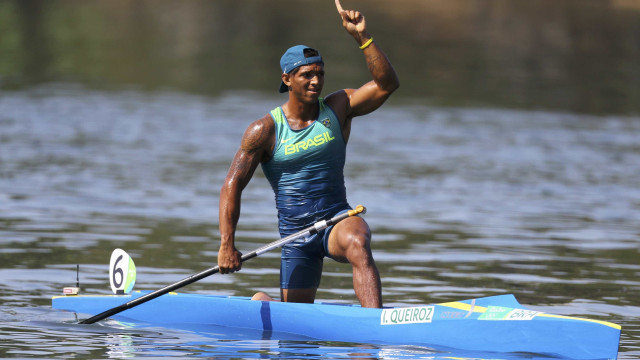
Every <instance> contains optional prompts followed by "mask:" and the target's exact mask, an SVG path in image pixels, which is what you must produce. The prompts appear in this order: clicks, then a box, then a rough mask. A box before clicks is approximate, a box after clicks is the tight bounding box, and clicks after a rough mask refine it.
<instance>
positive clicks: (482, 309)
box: [438, 301, 622, 330]
mask: <svg viewBox="0 0 640 360" xmlns="http://www.w3.org/2000/svg"><path fill="white" fill-rule="evenodd" d="M438 305H440V306H446V307H450V308H454V309H458V310H463V311H472V310H473V312H478V313H483V312H485V311H487V308H486V307H484V306H477V305H476V306H473V308H472V307H471V304H465V303H461V302H457V301H454V302H448V303H442V304H438ZM536 316H542V317H548V318H555V319H568V320H580V321H588V322H592V323H596V324H600V325H605V326H609V327H612V328H614V329H618V330H621V329H622V326H620V325H618V324H614V323H612V322H608V321H602V320H593V319H584V318H578V317H573V316H564V315H553V314H547V313H542V312H541V313H539V314H538V315H536Z"/></svg>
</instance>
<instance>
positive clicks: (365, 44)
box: [360, 37, 373, 50]
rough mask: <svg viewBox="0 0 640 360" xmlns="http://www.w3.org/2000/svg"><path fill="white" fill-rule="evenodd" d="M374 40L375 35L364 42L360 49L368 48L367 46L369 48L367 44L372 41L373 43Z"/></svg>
mask: <svg viewBox="0 0 640 360" xmlns="http://www.w3.org/2000/svg"><path fill="white" fill-rule="evenodd" d="M372 42H373V37H372V38H371V39H369V40H367V42H366V43H364V44H362V45H360V50H364V49H366V48H367V46H369V45H371V43H372Z"/></svg>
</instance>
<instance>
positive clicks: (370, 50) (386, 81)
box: [327, 0, 400, 120]
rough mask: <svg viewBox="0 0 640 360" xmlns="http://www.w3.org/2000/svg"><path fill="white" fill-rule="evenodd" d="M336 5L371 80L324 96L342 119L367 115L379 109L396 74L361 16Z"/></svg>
mask: <svg viewBox="0 0 640 360" xmlns="http://www.w3.org/2000/svg"><path fill="white" fill-rule="evenodd" d="M336 6H337V7H338V11H339V12H340V16H341V17H342V26H343V27H344V28H345V29H346V30H347V32H348V33H349V34H350V35H351V36H353V38H354V39H355V40H356V43H357V44H358V46H360V48H361V49H362V51H363V54H364V57H365V60H366V62H367V67H368V68H369V72H370V73H371V76H372V78H373V79H372V80H371V81H369V82H367V83H366V84H364V85H362V86H361V87H360V88H359V89H345V90H343V91H339V92H336V93H334V94H331V95H329V96H328V97H327V101H329V102H330V105H332V107H333V108H334V109H335V110H336V112H340V113H342V114H339V115H338V116H340V115H343V116H344V118H342V116H340V117H341V120H343V119H351V118H353V117H355V116H359V115H365V114H368V113H370V112H372V111H374V110H376V109H377V108H379V107H380V106H381V105H382V104H383V103H384V102H385V101H386V100H387V99H388V98H389V96H390V95H391V93H393V92H394V91H395V90H396V89H397V88H398V87H399V86H400V82H399V81H398V76H397V75H396V72H395V70H394V69H393V66H392V65H391V63H390V62H389V59H388V58H387V56H386V55H385V54H384V52H383V51H382V49H380V47H378V45H377V44H376V42H375V41H374V40H373V37H372V36H371V34H369V32H368V31H367V26H366V21H365V18H364V16H363V15H362V14H361V13H360V12H359V11H356V10H343V9H342V7H341V6H340V2H339V0H336Z"/></svg>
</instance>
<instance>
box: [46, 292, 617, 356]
mask: <svg viewBox="0 0 640 360" xmlns="http://www.w3.org/2000/svg"><path fill="white" fill-rule="evenodd" d="M143 294H144V292H135V293H134V294H133V295H124V296H111V295H104V296H62V297H54V298H53V307H54V308H57V309H63V310H69V311H73V312H76V313H82V314H89V315H95V314H98V313H101V312H102V311H105V310H108V309H111V308H114V307H116V306H119V305H121V304H123V303H125V302H128V301H131V300H132V299H134V298H136V297H138V296H141V295H143ZM114 318H116V319H129V320H133V321H137V322H145V323H151V324H160V325H163V326H166V327H173V326H176V327H180V325H185V326H198V327H200V328H202V327H203V326H207V325H211V326H225V327H236V328H246V329H254V330H260V331H269V332H273V333H288V334H296V335H299V336H303V337H307V338H310V339H318V340H327V341H344V342H358V343H370V344H403V345H423V346H430V347H434V348H452V349H459V350H470V351H482V352H527V353H538V354H545V355H552V356H561V357H566V358H572V359H616V357H617V352H618V345H619V339H620V326H618V325H615V324H612V323H608V322H602V321H594V320H588V319H579V318H573V317H566V316H557V315H551V314H545V313H538V312H535V311H530V310H527V309H524V308H523V307H522V306H521V305H520V304H519V303H518V302H517V300H516V299H515V298H514V297H513V296H512V295H500V296H492V297H486V298H479V299H472V300H465V301H461V302H452V303H445V304H434V305H428V306H421V307H411V308H390V309H366V308H361V307H359V306H353V305H337V304H324V303H316V304H294V303H280V302H261V301H251V300H250V299H248V298H246V297H227V296H213V295H196V294H176V293H171V294H167V295H164V296H161V297H159V298H157V299H154V300H152V301H149V302H147V303H144V304H141V305H138V306H136V307H133V308H131V309H128V310H125V311H123V312H122V313H120V314H117V315H115V316H114Z"/></svg>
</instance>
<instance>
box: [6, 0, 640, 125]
mask: <svg viewBox="0 0 640 360" xmlns="http://www.w3.org/2000/svg"><path fill="white" fill-rule="evenodd" d="M342 3H343V6H344V7H345V8H354V9H358V10H361V11H362V12H363V13H364V14H365V16H366V19H367V24H368V26H369V29H370V32H371V33H372V34H373V36H374V38H375V40H376V41H377V42H378V44H380V46H381V47H382V48H383V49H384V50H385V52H386V53H387V55H388V56H389V58H390V59H391V60H392V63H393V64H394V66H395V67H396V70H397V71H398V74H399V75H400V79H401V89H400V90H399V91H398V93H397V94H398V95H397V96H394V97H393V101H410V102H420V103H425V104H436V105H445V106H499V107H513V108H527V109H553V110H561V111H572V112H581V113H594V114H614V113H615V114H638V113H640V1H636V0H446V1H445V0H386V1H383V0H343V1H342ZM295 44H307V45H309V46H313V47H316V48H318V49H319V50H320V51H321V53H322V55H323V56H324V59H325V69H326V71H327V78H326V85H325V93H328V92H330V91H333V90H335V89H339V88H344V87H357V86H359V85H360V84H362V83H363V82H364V81H367V80H368V79H369V76H368V72H367V69H366V66H365V64H364V60H363V58H362V56H361V55H360V50H358V48H357V46H356V43H355V42H354V41H353V39H351V37H350V36H349V35H347V34H346V32H345V31H344V30H343V29H342V26H341V21H340V18H339V16H338V14H337V12H336V9H335V7H334V3H333V1H331V0H183V1H174V0H0V89H4V90H11V89H20V88H24V87H29V86H33V85H36V84H41V83H46V82H71V83H80V84H84V85H86V86H89V87H98V88H105V89H111V88H113V89H118V88H121V87H122V86H134V87H138V88H140V89H145V90H155V89H175V90H180V91H187V92H195V93H201V94H206V95H213V96H215V95H219V94H221V93H223V92H226V91H233V90H255V91H261V92H262V91H264V92H269V93H273V94H275V93H276V89H277V86H278V84H279V76H280V68H279V59H280V56H281V54H282V52H283V51H284V50H285V49H286V48H287V47H289V46H291V45H295Z"/></svg>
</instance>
